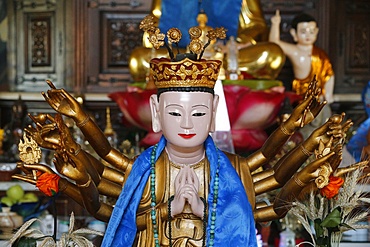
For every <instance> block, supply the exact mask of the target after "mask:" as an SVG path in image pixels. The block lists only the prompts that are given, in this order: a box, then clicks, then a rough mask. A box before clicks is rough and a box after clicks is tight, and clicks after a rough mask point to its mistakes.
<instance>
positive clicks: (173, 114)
mask: <svg viewBox="0 0 370 247" xmlns="http://www.w3.org/2000/svg"><path fill="white" fill-rule="evenodd" d="M168 114H170V115H171V116H174V117H180V116H181V114H180V113H178V112H169V113H168Z"/></svg>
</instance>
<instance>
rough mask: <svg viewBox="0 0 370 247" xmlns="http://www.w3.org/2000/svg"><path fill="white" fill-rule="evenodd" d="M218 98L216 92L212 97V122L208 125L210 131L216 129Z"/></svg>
mask: <svg viewBox="0 0 370 247" xmlns="http://www.w3.org/2000/svg"><path fill="white" fill-rule="evenodd" d="M218 100H219V97H218V95H217V94H215V96H214V97H213V111H212V120H211V121H212V122H211V127H210V132H215V130H216V113H217V107H218Z"/></svg>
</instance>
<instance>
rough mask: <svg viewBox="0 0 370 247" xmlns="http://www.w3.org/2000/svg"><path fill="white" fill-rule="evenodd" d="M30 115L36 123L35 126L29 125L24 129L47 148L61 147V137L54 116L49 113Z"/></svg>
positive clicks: (41, 145)
mask: <svg viewBox="0 0 370 247" xmlns="http://www.w3.org/2000/svg"><path fill="white" fill-rule="evenodd" d="M28 116H29V117H30V118H31V119H32V121H33V122H34V123H35V127H34V126H32V125H28V126H27V127H26V128H25V129H24V131H25V132H26V133H27V135H28V136H30V137H32V139H34V140H35V141H36V143H37V144H38V145H39V146H40V147H43V148H46V149H53V150H55V149H58V148H59V147H60V137H59V131H58V128H57V125H56V123H55V120H54V118H53V117H52V116H51V115H49V114H43V113H41V114H38V115H37V116H32V115H31V114H28Z"/></svg>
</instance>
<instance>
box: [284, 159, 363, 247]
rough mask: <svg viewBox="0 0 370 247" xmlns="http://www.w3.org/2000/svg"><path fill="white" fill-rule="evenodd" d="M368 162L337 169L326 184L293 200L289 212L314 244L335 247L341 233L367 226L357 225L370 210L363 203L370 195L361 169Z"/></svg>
mask: <svg viewBox="0 0 370 247" xmlns="http://www.w3.org/2000/svg"><path fill="white" fill-rule="evenodd" d="M368 164H369V160H365V161H361V162H359V163H356V164H353V165H350V166H348V167H346V168H338V169H337V170H336V171H335V172H334V173H332V174H334V175H331V176H330V177H329V182H328V184H327V185H326V186H323V187H322V188H320V189H316V190H311V191H310V193H309V195H308V196H307V198H306V199H304V200H300V201H296V202H294V207H293V208H292V209H291V211H290V213H292V214H293V215H295V216H296V217H297V219H298V220H299V221H300V222H301V223H302V225H303V227H304V228H305V229H306V231H307V232H308V233H309V234H310V236H311V238H312V241H313V244H312V245H313V246H326V247H331V246H333V247H334V246H335V243H338V244H339V242H340V240H341V238H342V234H343V232H345V231H348V230H352V229H363V228H369V226H367V225H361V224H359V222H361V221H367V217H368V214H369V212H370V209H369V207H368V206H364V204H366V203H370V198H368V197H366V196H365V195H364V191H365V185H366V184H367V182H368V179H367V177H366V176H364V174H363V170H364V167H366V166H367V165H368ZM340 169H342V171H341V172H340V171H338V170H340ZM343 170H345V173H343ZM337 174H342V176H343V177H342V176H340V175H337ZM343 174H344V175H343ZM312 225H313V229H312V227H311V226H312Z"/></svg>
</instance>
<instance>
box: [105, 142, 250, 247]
mask: <svg viewBox="0 0 370 247" xmlns="http://www.w3.org/2000/svg"><path fill="white" fill-rule="evenodd" d="M165 146H166V139H165V138H164V137H162V138H161V140H160V141H159V143H158V148H157V151H156V160H157V159H158V157H159V156H160V154H161V153H162V151H163V149H164V147H165ZM152 149H153V147H150V148H148V149H147V150H145V151H144V152H143V153H142V154H141V155H140V156H139V157H138V158H137V159H136V161H135V163H134V164H133V167H132V170H131V172H130V175H129V176H128V178H127V181H126V183H125V185H124V187H123V189H122V192H121V194H120V196H119V198H118V200H117V203H116V205H115V207H114V210H113V213H112V216H111V218H110V221H109V224H108V227H107V230H106V232H105V235H104V239H103V243H102V246H103V247H104V246H105V247H111V246H115V247H118V246H122V247H127V246H132V244H133V242H134V240H135V236H136V232H137V229H136V213H137V208H138V205H139V202H140V199H141V197H142V193H143V190H144V188H145V185H146V184H147V182H148V179H149V175H150V156H151V153H152ZM205 149H206V156H207V158H208V160H209V164H210V172H211V176H210V177H211V185H210V189H209V195H208V199H207V200H208V205H209V207H208V209H209V212H208V215H211V210H212V200H213V195H214V188H213V186H212V185H213V184H214V178H215V177H216V171H217V166H218V163H219V190H218V194H219V196H218V201H217V208H216V214H217V216H216V229H215V239H214V246H220V247H221V246H223V247H224V246H257V239H256V230H255V222H254V217H253V212H252V208H251V205H250V203H249V201H248V197H247V194H246V192H245V190H244V186H243V184H242V182H241V180H240V177H239V176H238V174H237V172H236V171H235V169H234V167H233V166H232V165H231V163H230V161H229V159H228V158H227V157H226V155H225V154H224V153H223V152H222V151H220V150H218V149H217V148H216V146H215V144H214V142H213V140H212V138H211V137H210V136H209V137H208V138H207V140H206V141H205ZM157 217H159V216H157ZM210 222H211V219H210V217H208V224H207V243H208V241H209V236H210V225H211V224H210ZM160 237H161V236H160ZM207 245H208V244H207Z"/></svg>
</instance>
